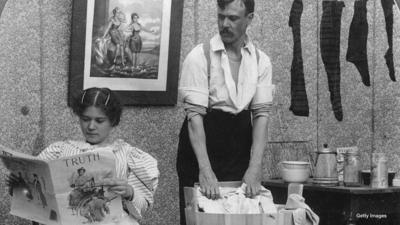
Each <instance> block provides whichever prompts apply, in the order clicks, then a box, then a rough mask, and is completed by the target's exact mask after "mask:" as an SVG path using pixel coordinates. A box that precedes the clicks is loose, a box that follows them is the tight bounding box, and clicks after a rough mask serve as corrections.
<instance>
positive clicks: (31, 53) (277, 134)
mask: <svg viewBox="0 0 400 225" xmlns="http://www.w3.org/2000/svg"><path fill="white" fill-rule="evenodd" d="M291 4H292V0H279V1H265V0H256V12H255V19H254V21H253V23H252V25H251V27H250V30H249V35H250V36H251V38H252V40H253V41H254V43H255V44H256V46H257V47H258V48H260V49H261V50H263V51H264V52H266V53H267V54H268V55H269V56H270V58H271V61H272V65H273V76H274V77H273V82H274V84H276V95H275V100H274V107H273V112H272V115H271V122H270V126H269V131H270V132H269V134H268V139H269V141H271V142H275V143H271V144H269V145H268V147H267V150H266V153H265V158H264V160H265V163H264V178H265V179H266V178H268V177H270V176H273V175H279V173H278V171H277V170H276V168H277V162H278V161H280V160H283V159H293V160H298V159H304V157H305V154H307V152H310V151H313V150H316V149H317V148H321V146H322V144H323V143H328V144H329V145H330V147H332V148H335V147H344V146H353V145H357V146H358V147H359V149H360V151H361V153H362V157H363V159H365V160H363V162H364V164H363V167H364V168H368V167H369V157H370V153H371V152H373V151H377V152H386V153H388V154H389V155H390V157H389V158H390V162H389V164H390V167H391V168H392V169H394V170H395V171H399V169H400V167H399V165H400V164H399V162H400V149H399V144H400V143H399V140H400V104H399V102H400V88H399V83H398V82H393V81H391V80H390V79H389V75H388V69H387V66H386V64H385V60H384V58H383V55H384V54H385V52H386V50H387V48H388V45H387V37H386V30H385V20H384V17H383V11H382V7H381V5H380V1H368V5H367V8H368V22H369V36H368V60H369V70H370V76H371V86H370V87H366V86H364V85H363V84H362V83H361V77H360V75H359V73H358V71H357V69H356V68H355V66H354V64H352V63H350V62H347V61H346V52H347V40H348V34H349V27H350V23H351V20H352V17H353V4H354V0H349V1H345V5H346V7H345V8H344V9H343V16H342V20H341V22H342V26H341V40H340V41H341V49H340V59H341V64H340V65H341V95H342V104H343V111H344V119H343V121H342V122H338V121H337V120H336V119H335V118H334V116H333V112H332V109H331V103H330V98H329V91H328V83H327V75H326V72H325V68H324V65H323V63H322V59H321V55H320V47H319V42H320V41H319V38H320V36H319V31H320V28H319V24H320V20H321V16H322V1H317V0H303V4H304V11H303V15H302V18H301V37H302V54H303V61H304V74H305V81H306V90H307V96H308V101H309V105H310V115H309V117H298V116H294V115H293V113H292V112H291V111H289V106H290V99H291V97H290V66H291V62H292V54H293V53H292V51H293V38H292V31H291V28H290V27H289V26H288V19H289V12H290V8H291ZM2 5H4V9H3V11H2V14H1V17H0V31H1V34H2V35H0V68H1V69H0V118H1V120H0V134H1V135H0V143H1V144H3V145H7V146H9V147H11V148H15V149H18V150H20V151H21V152H25V153H31V154H37V153H38V152H40V151H41V150H42V149H43V148H44V147H46V146H47V145H49V144H50V143H52V142H54V141H58V140H66V139H79V138H81V135H80V130H79V125H78V119H77V118H76V117H75V116H74V115H73V114H72V113H71V111H70V109H69V108H68V106H67V101H66V99H67V93H68V75H69V62H70V61H69V57H70V55H69V52H70V37H71V18H72V0H8V1H6V0H0V6H2ZM0 8H1V7H0ZM216 19H217V17H216V4H215V1H213V0H186V1H184V8H183V26H182V35H181V39H182V40H181V57H180V59H179V60H180V62H181V63H182V61H183V59H184V56H186V55H187V54H188V53H189V51H190V50H191V49H192V48H193V47H194V46H195V45H196V44H199V43H202V42H204V41H206V40H208V39H209V38H210V37H211V36H213V34H214V33H215V32H217V25H216ZM393 31H394V38H393V40H394V41H393V43H394V47H393V51H394V62H395V69H396V76H397V77H398V79H400V78H399V77H400V60H398V59H399V57H400V12H399V10H398V8H397V6H396V7H395V8H394V28H393ZM176 60H178V59H176ZM183 118H184V112H183V110H182V107H181V104H180V103H177V105H176V106H169V107H156V106H151V107H138V106H129V107H126V110H125V111H124V113H123V117H122V122H121V124H120V126H118V127H117V129H116V130H115V132H114V133H113V134H112V135H113V136H115V137H120V138H123V139H125V140H127V141H128V142H129V143H131V144H132V145H134V146H137V147H138V148H140V149H143V150H145V151H147V152H149V153H150V154H151V155H153V156H154V157H155V158H156V159H157V160H158V162H159V169H160V172H161V176H160V183H159V187H158V191H157V193H156V196H155V205H154V209H153V210H152V212H151V213H150V215H148V216H147V217H146V219H145V220H144V221H143V224H152V225H155V224H160V225H165V224H170V225H175V224H178V221H179V214H178V187H177V175H176V172H175V158H176V149H177V142H178V134H179V129H180V126H181V123H182V121H183ZM302 141H307V142H302ZM276 142H285V143H276ZM0 171H1V176H0V195H1V201H0V224H7V225H12V224H29V222H28V221H25V220H21V219H18V218H16V217H13V216H10V215H9V214H8V211H9V206H10V197H9V196H8V192H7V188H6V187H5V184H4V178H5V176H6V174H7V171H6V169H5V168H4V166H3V165H2V164H0Z"/></svg>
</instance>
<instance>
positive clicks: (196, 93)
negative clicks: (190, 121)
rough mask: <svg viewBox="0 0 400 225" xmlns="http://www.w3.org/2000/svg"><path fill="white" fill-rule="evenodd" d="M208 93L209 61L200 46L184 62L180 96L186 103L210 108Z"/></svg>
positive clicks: (180, 81)
mask: <svg viewBox="0 0 400 225" xmlns="http://www.w3.org/2000/svg"><path fill="white" fill-rule="evenodd" d="M208 93H209V91H208V75H207V60H206V59H205V57H204V53H203V48H202V45H198V46H196V47H195V48H194V49H193V50H192V51H191V52H190V53H189V54H188V55H187V57H186V59H185V60H184V61H183V65H182V71H181V74H180V79H179V94H180V97H181V99H182V101H183V102H184V103H190V104H193V105H199V106H204V107H208Z"/></svg>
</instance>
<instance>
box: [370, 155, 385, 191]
mask: <svg viewBox="0 0 400 225" xmlns="http://www.w3.org/2000/svg"><path fill="white" fill-rule="evenodd" d="M387 161H388V159H387V156H386V154H385V153H373V154H372V164H371V187H372V188H387V187H388V186H389V185H388V167H387Z"/></svg>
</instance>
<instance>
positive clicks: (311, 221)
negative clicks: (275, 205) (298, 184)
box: [285, 194, 319, 225]
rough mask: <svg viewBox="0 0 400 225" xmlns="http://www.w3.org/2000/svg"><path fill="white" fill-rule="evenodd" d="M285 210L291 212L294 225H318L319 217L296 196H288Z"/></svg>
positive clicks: (300, 197)
mask: <svg viewBox="0 0 400 225" xmlns="http://www.w3.org/2000/svg"><path fill="white" fill-rule="evenodd" d="M285 209H287V210H293V211H292V215H293V222H294V224H295V225H318V224H319V217H318V215H317V214H315V213H314V212H313V211H312V210H311V208H310V207H309V206H308V205H307V204H306V203H305V202H304V198H303V197H302V196H301V195H298V194H290V195H289V196H288V199H287V201H286V205H285Z"/></svg>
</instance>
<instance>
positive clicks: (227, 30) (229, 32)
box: [219, 28, 232, 34]
mask: <svg viewBox="0 0 400 225" xmlns="http://www.w3.org/2000/svg"><path fill="white" fill-rule="evenodd" d="M219 33H220V34H232V32H231V31H230V30H229V28H224V29H222V30H221V31H220V32H219Z"/></svg>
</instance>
